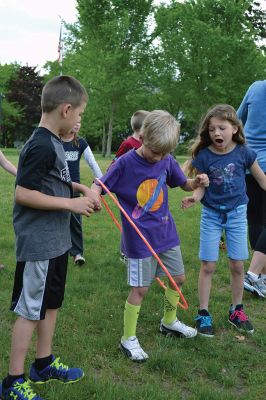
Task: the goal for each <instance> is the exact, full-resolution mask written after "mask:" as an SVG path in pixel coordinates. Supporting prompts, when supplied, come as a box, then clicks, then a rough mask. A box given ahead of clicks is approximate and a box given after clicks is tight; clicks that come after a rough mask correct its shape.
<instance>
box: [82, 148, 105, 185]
mask: <svg viewBox="0 0 266 400" xmlns="http://www.w3.org/2000/svg"><path fill="white" fill-rule="evenodd" d="M83 154H84V158H85V160H86V162H87V164H88V165H89V167H90V168H91V169H92V171H93V173H94V176H96V178H101V177H102V176H103V173H102V171H101V168H100V167H99V165H98V163H97V161H96V160H95V158H94V155H93V153H92V151H91V148H90V146H88V147H86V149H85V150H84V153H83Z"/></svg>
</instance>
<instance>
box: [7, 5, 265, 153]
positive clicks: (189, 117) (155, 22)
mask: <svg viewBox="0 0 266 400" xmlns="http://www.w3.org/2000/svg"><path fill="white" fill-rule="evenodd" d="M77 15H78V20H77V22H76V23H75V24H65V29H64V30H65V32H66V33H65V35H64V56H63V65H62V71H63V74H69V75H73V76H75V77H76V78H77V79H79V80H80V81H81V82H82V83H83V85H84V86H85V87H86V88H87V90H88V93H89V97H90V100H89V104H88V106H87V109H86V112H85V115H84V117H83V122H82V130H81V135H83V136H84V137H86V138H87V140H88V141H89V143H90V144H91V146H92V148H94V149H98V150H100V151H101V152H102V154H103V155H106V156H109V155H110V154H111V152H112V151H114V150H115V149H117V147H118V145H119V143H120V142H121V140H122V139H123V138H124V137H125V136H127V135H128V134H129V133H130V117H131V115H132V114H133V112H134V111H136V110H138V109H145V110H153V109H159V108H160V109H166V110H167V111H169V112H171V113H172V114H173V115H174V116H176V118H178V119H179V121H180V122H181V134H182V136H181V137H182V141H184V143H185V144H184V145H182V146H183V147H184V146H186V143H188V141H189V140H190V139H192V138H193V137H194V136H195V134H196V130H197V125H198V122H199V119H200V117H201V115H202V114H203V113H205V111H206V110H207V108H208V107H211V106H212V105H214V104H217V103H229V104H231V105H232V106H234V107H235V108H237V107H238V105H239V104H240V101H241V99H242V97H243V95H244V93H245V92H246V89H247V87H248V86H249V85H250V84H251V83H252V82H253V81H255V80H260V79H265V75H266V63H265V50H266V47H265V39H266V30H265V23H266V12H265V10H263V9H262V8H261V2H259V1H251V0H230V1H228V0H187V1H184V2H182V3H181V2H179V1H175V0H172V1H170V2H168V3H167V4H165V3H161V4H160V5H154V2H153V1H152V0H127V1H124V0H112V1H109V0H102V1H101V2H99V1H98V0H77ZM44 68H45V71H46V73H45V75H42V76H41V75H40V73H39V72H38V71H37V68H36V67H30V66H20V65H17V64H11V65H0V71H1V74H0V93H1V94H2V96H1V99H2V101H1V103H2V113H1V114H0V115H2V118H1V142H2V146H10V145H12V144H13V142H14V141H15V140H21V141H25V140H26V139H27V138H28V136H29V135H30V134H31V132H32V130H33V129H34V127H35V126H36V124H38V122H39V118H40V95H41V89H42V86H43V84H44V83H45V82H46V81H47V80H48V79H50V78H51V77H53V76H55V75H59V73H60V66H59V64H58V62H52V61H49V60H48V61H47V63H46V64H45V66H44ZM182 146H181V147H182Z"/></svg>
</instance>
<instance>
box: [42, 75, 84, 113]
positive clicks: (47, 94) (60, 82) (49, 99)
mask: <svg viewBox="0 0 266 400" xmlns="http://www.w3.org/2000/svg"><path fill="white" fill-rule="evenodd" d="M87 101H88V93H87V91H86V89H85V87H84V86H83V85H82V84H81V83H80V82H79V81H78V80H77V79H76V78H73V77H72V76H67V75H62V76H56V77H55V78H52V79H50V80H49V81H48V82H47V83H46V84H45V85H44V87H43V90H42V98H41V107H42V112H43V113H49V112H52V111H53V110H55V109H56V108H57V107H58V106H59V105H60V104H64V103H69V104H71V105H72V106H73V107H74V108H76V107H78V106H80V104H82V103H83V102H85V103H87Z"/></svg>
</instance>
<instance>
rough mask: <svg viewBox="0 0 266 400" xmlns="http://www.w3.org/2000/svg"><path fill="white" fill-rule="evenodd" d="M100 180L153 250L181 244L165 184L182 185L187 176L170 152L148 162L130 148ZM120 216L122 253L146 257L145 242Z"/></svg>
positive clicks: (156, 250) (162, 250)
mask: <svg viewBox="0 0 266 400" xmlns="http://www.w3.org/2000/svg"><path fill="white" fill-rule="evenodd" d="M101 181H102V182H103V183H104V184H105V185H106V186H107V187H108V189H109V190H110V191H111V192H113V193H115V194H116V195H117V198H118V200H119V202H120V204H121V206H122V207H123V208H124V210H125V211H126V212H127V213H128V215H129V216H130V218H131V219H132V220H133V222H134V223H135V224H136V226H137V227H138V228H139V230H140V231H141V233H142V234H143V236H144V237H145V238H146V239H147V241H148V242H149V243H150V245H151V246H152V248H153V249H154V251H155V252H156V253H161V252H164V251H166V250H169V249H171V248H173V247H175V246H177V245H178V244H179V243H180V240H179V237H178V234H177V231H176V227H175V223H174V220H173V217H172V215H171V213H170V211H169V207H168V189H167V186H169V187H171V188H174V187H177V186H183V185H184V184H185V183H186V181H187V178H186V176H185V175H184V173H183V171H182V170H181V168H180V166H179V164H178V163H177V162H176V161H175V159H174V158H173V157H172V156H171V155H168V156H166V157H165V158H164V159H163V160H161V161H159V162H157V163H149V162H148V161H146V160H145V159H144V158H142V157H140V156H139V155H138V154H137V153H136V151H135V150H131V151H129V152H128V153H127V154H125V155H123V156H122V157H120V158H119V159H118V160H117V161H116V162H115V163H114V164H113V165H112V168H110V169H109V170H108V172H107V173H106V174H105V175H104V176H103V177H102V178H101ZM121 218H122V227H123V229H122V240H121V250H122V251H123V253H125V255H126V256H127V257H130V258H145V257H149V256H150V255H151V252H150V250H149V249H148V247H147V246H146V244H145V243H144V242H143V240H142V239H141V238H140V236H139V235H138V234H137V232H136V231H135V229H134V228H133V227H132V226H131V225H130V223H129V222H128V221H127V219H126V218H125V217H124V215H123V214H122V213H121Z"/></svg>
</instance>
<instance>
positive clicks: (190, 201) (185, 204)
mask: <svg viewBox="0 0 266 400" xmlns="http://www.w3.org/2000/svg"><path fill="white" fill-rule="evenodd" d="M196 202H197V200H196V199H195V197H193V196H187V197H184V198H183V199H182V201H181V208H182V209H183V210H185V209H186V208H190V207H193V206H194V205H195V204H196Z"/></svg>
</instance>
